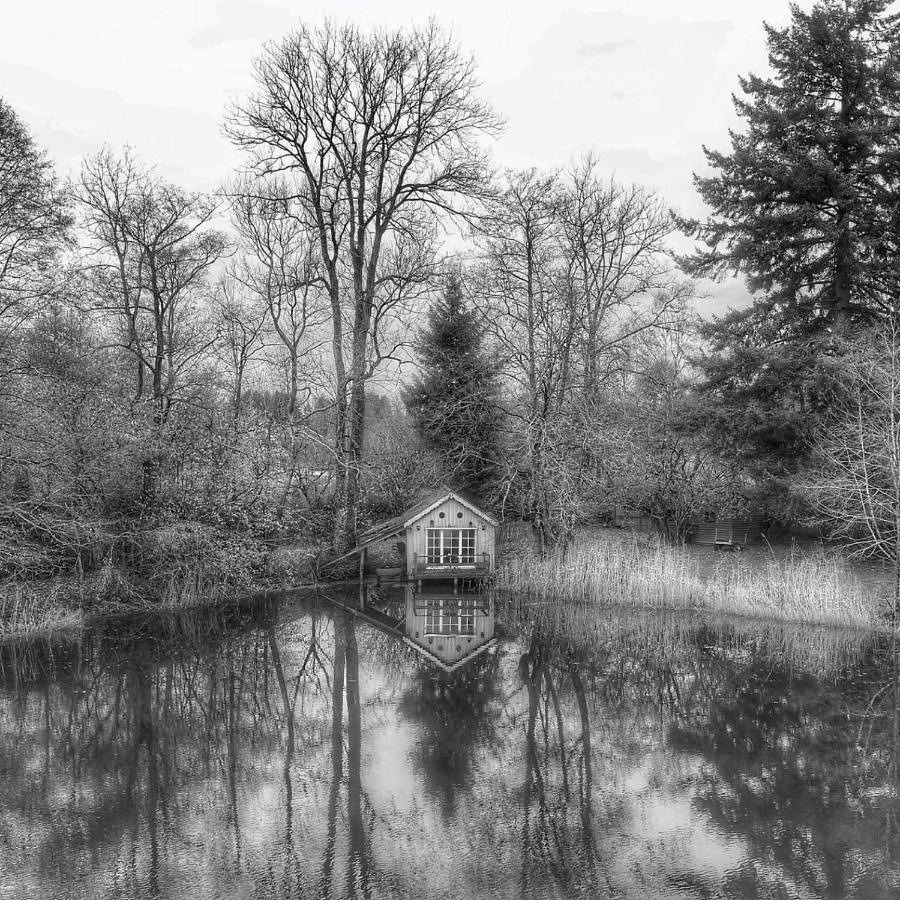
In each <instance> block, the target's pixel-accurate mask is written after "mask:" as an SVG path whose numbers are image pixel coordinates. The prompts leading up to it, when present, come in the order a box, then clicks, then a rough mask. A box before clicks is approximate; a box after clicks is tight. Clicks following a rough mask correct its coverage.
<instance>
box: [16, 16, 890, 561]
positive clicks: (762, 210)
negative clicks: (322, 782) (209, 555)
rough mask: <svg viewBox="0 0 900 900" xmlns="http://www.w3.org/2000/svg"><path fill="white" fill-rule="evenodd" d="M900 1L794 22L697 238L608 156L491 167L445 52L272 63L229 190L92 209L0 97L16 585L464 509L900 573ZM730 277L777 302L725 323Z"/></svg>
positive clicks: (325, 545)
mask: <svg viewBox="0 0 900 900" xmlns="http://www.w3.org/2000/svg"><path fill="white" fill-rule="evenodd" d="M888 7H889V4H888V3H887V2H883V0H850V2H847V3H845V2H843V0H841V2H838V0H822V2H819V3H816V4H815V5H814V6H813V7H812V9H811V10H810V11H808V12H805V11H803V10H801V9H799V8H796V7H792V9H791V21H790V23H789V24H788V25H787V26H786V27H785V28H782V29H778V28H773V27H770V26H765V29H766V40H767V44H768V48H769V61H770V72H769V73H768V74H767V75H752V74H751V75H748V76H746V77H743V78H741V79H740V80H739V86H740V92H739V94H738V95H737V96H736V97H735V100H734V102H735V107H736V110H737V113H738V115H739V117H740V119H741V122H742V128H741V129H739V130H735V131H734V132H733V133H732V134H731V135H730V144H731V146H730V147H729V148H728V149H725V150H713V149H707V150H706V156H707V162H708V173H707V174H704V175H701V176H695V183H696V187H697V190H698V192H699V194H700V196H701V197H702V199H703V200H704V201H705V204H706V206H707V207H708V208H709V211H710V212H709V216H708V217H707V218H706V219H703V220H690V219H686V218H683V217H680V216H679V215H677V214H675V213H673V212H672V211H671V210H670V209H669V208H668V206H667V204H666V202H665V200H664V198H661V197H659V196H657V195H656V194H654V193H653V192H652V191H650V190H647V189H645V188H643V187H641V186H639V185H631V184H624V183H621V182H619V181H617V180H616V179H615V178H613V177H611V176H610V175H609V174H608V173H606V172H605V171H604V169H603V165H602V161H601V157H600V156H595V155H588V156H586V157H583V158H581V159H578V160H575V161H573V162H572V164H571V165H570V166H568V167H566V168H565V169H563V170H553V171H549V170H548V171H541V170H537V169H530V170H525V171H514V170H503V169H502V168H500V167H499V166H498V165H497V164H496V163H495V162H494V161H493V160H492V159H491V157H490V155H489V153H488V148H489V146H490V142H491V141H492V140H493V139H494V138H495V137H496V136H497V135H498V134H499V133H500V132H501V130H502V120H501V118H500V116H499V115H498V113H497V112H496V111H495V110H493V109H492V108H491V107H490V106H489V105H488V104H486V103H485V102H484V101H483V100H481V99H480V96H479V89H478V83H477V73H476V70H475V65H474V62H473V61H472V60H471V58H469V57H468V56H467V55H466V53H465V52H464V51H463V50H462V49H461V48H460V47H459V46H458V45H457V43H456V42H455V41H454V39H452V38H451V37H450V36H448V34H447V32H445V31H444V30H443V29H442V28H441V27H440V26H439V25H437V24H436V23H430V24H428V25H426V26H424V27H421V28H412V29H407V30H398V31H387V30H382V31H363V30H360V29H358V28H356V27H355V26H353V25H340V24H336V23H333V22H325V23H322V24H319V25H301V26H299V27H298V28H297V29H296V30H295V31H293V32H292V33H290V34H288V35H287V36H286V37H284V38H283V39H282V40H280V41H277V42H274V43H272V44H269V45H267V46H266V47H265V48H264V49H263V50H262V52H261V54H260V56H259V57H258V59H257V60H256V62H255V64H254V73H253V74H254V79H255V88H254V90H253V92H252V93H251V94H250V95H249V96H247V97H244V98H240V99H238V100H236V101H235V103H234V104H233V105H232V107H231V108H230V109H229V110H228V112H227V114H226V116H225V117H224V119H223V124H222V129H223V135H224V136H225V138H226V139H228V140H229V141H231V142H232V143H233V144H234V145H235V146H236V147H238V148H239V149H240V151H241V152H242V159H243V165H242V166H241V168H240V171H237V172H235V173H234V175H233V176H232V177H231V178H230V179H229V180H228V181H227V183H225V184H223V185H222V186H221V189H220V190H219V191H217V192H216V193H215V194H212V195H208V194H203V193H199V192H196V191H193V190H191V189H190V187H189V186H184V185H175V184H172V183H170V182H169V181H168V180H167V179H166V178H165V177H163V176H162V175H161V174H160V173H159V172H158V171H157V170H156V169H155V168H154V167H153V166H152V165H151V164H150V162H148V161H145V160H142V159H141V157H140V154H139V151H138V150H136V149H134V148H128V147H126V148H122V149H115V148H111V147H104V148H101V149H99V150H98V152H97V153H96V154H95V155H93V156H91V157H89V158H87V159H85V160H84V161H83V163H82V165H81V167H80V170H79V171H77V172H75V173H72V174H71V175H70V177H68V178H67V179H65V180H63V179H61V178H60V177H59V176H58V175H57V174H56V173H55V172H54V168H53V165H52V162H51V160H50V159H49V158H48V157H47V155H46V153H44V152H43V151H42V150H41V148H39V147H38V146H36V144H35V141H34V139H33V138H32V136H31V134H30V132H29V130H28V127H27V125H26V123H25V122H24V121H23V119H22V117H21V116H20V115H18V114H17V112H16V111H15V110H14V109H13V107H12V106H11V105H10V104H9V103H7V102H6V101H3V100H0V567H2V569H3V571H4V572H5V574H7V575H10V574H19V575H22V574H25V575H27V574H37V573H39V572H41V571H43V569H47V568H49V569H54V568H56V569H61V568H65V566H67V565H71V564H80V565H82V566H89V565H97V564H99V562H101V561H102V560H103V559H104V558H107V557H108V555H109V554H110V553H112V552H118V553H123V554H124V555H125V556H129V554H130V557H129V558H143V559H147V558H151V559H152V558H154V554H156V555H157V557H158V555H159V554H163V556H164V555H165V553H164V551H165V552H168V551H166V547H169V546H170V544H172V545H173V546H175V548H176V549H175V551H173V552H181V550H183V549H184V547H185V546H189V548H190V552H191V553H198V554H199V553H203V552H206V551H207V550H210V548H213V547H218V548H219V550H218V552H219V553H220V558H221V559H222V560H223V564H224V562H225V561H227V558H229V554H230V553H231V551H227V552H223V551H222V547H225V546H227V544H225V543H223V541H225V537H223V536H226V535H227V536H235V535H239V536H242V538H243V539H247V540H267V539H279V538H289V539H298V538H299V539H300V540H301V541H305V542H307V543H308V544H309V545H310V546H315V547H318V548H321V550H322V552H326V551H327V552H331V553H335V552H336V553H340V552H341V551H344V550H346V549H347V548H349V547H351V546H353V544H354V542H355V539H356V533H357V530H358V529H360V528H362V527H364V526H365V525H366V524H368V523H369V522H371V521H372V520H376V519H378V518H380V517H383V516H386V515H388V514H390V513H393V512H396V511H398V510H399V509H402V508H403V507H404V506H405V505H406V504H408V502H409V501H410V500H412V499H413V498H414V497H415V496H416V494H417V493H418V492H419V491H420V490H421V489H423V488H427V487H433V486H434V485H436V484H440V483H442V482H449V483H452V484H455V485H457V486H459V487H462V488H466V489H468V490H471V491H473V492H475V493H476V494H477V495H478V496H479V498H480V499H481V500H482V502H484V503H485V504H487V505H488V506H490V507H491V508H492V509H494V510H496V511H497V512H498V513H500V514H502V515H503V516H505V517H510V518H513V517H514V518H522V519H525V520H527V521H529V522H530V523H531V524H532V525H533V528H534V532H535V535H536V536H537V538H538V540H539V543H540V546H541V548H542V549H546V548H549V547H552V546H555V545H559V544H565V543H566V542H567V541H568V540H569V539H570V537H571V535H572V534H573V533H574V531H575V529H576V528H577V527H578V526H579V524H581V523H584V522H589V521H609V520H610V519H611V518H612V517H613V516H614V515H615V513H616V511H617V510H619V511H622V510H628V511H632V512H634V513H636V514H640V515H642V516H646V517H649V518H650V519H651V520H652V521H653V522H654V523H655V524H656V526H657V528H658V529H659V531H660V532H661V533H662V534H664V535H665V536H666V537H667V538H669V539H672V540H678V539H681V538H683V537H684V536H685V534H686V531H687V529H688V527H689V525H690V523H691V522H692V521H696V520H698V519H701V518H703V517H706V516H712V515H733V514H738V513H743V512H749V511H752V512H753V513H754V514H759V515H765V516H767V517H769V518H770V519H771V520H779V521H788V520H794V521H799V520H804V521H809V522H815V523H818V524H820V525H821V526H823V527H825V528H826V529H831V530H832V531H837V532H839V533H840V534H841V536H842V537H843V538H844V539H845V540H846V541H847V543H848V546H851V547H852V548H853V549H855V550H856V551H857V552H859V553H861V554H875V553H877V554H880V555H883V556H888V557H890V558H893V559H898V558H900V553H898V551H897V548H898V547H900V527H898V523H900V425H898V418H900V404H898V403H897V402H896V400H895V396H900V346H898V343H900V337H898V334H897V332H896V321H897V319H896V316H897V305H896V298H897V296H898V293H897V287H898V285H897V280H898V268H897V249H898V240H900V193H898V187H900V66H898V62H900V58H898V54H900V21H898V17H897V16H896V15H894V14H892V13H890V12H889V9H888ZM538 113H539V111H538ZM602 139H603V137H602V131H601V130H600V129H599V126H598V140H597V143H598V146H599V147H600V148H602ZM683 235H687V236H688V237H690V238H692V239H694V242H695V245H696V246H697V247H698V249H697V250H696V252H693V253H691V254H688V255H683V256H678V255H677V254H676V253H675V251H674V249H673V248H674V246H676V245H677V244H678V240H676V236H683ZM683 245H684V241H683V238H682V240H681V243H680V246H683ZM448 247H452V248H453V252H452V253H450V252H448V250H447V248H448ZM729 274H739V275H742V276H744V277H745V278H746V280H747V283H748V286H749V288H750V290H751V293H752V298H753V299H752V303H751V304H750V305H748V306H746V307H745V308H742V309H740V310H737V311H732V312H730V313H729V314H728V315H726V316H724V317H723V318H720V319H716V320H714V321H711V322H709V321H701V320H700V319H699V318H698V317H697V316H696V314H695V312H694V309H693V301H694V300H695V299H696V298H697V297H698V296H699V295H700V294H701V293H702V292H703V290H704V289H703V287H702V281H700V280H699V279H703V278H707V277H721V276H725V275H729ZM179 535H180V537H179ZM167 541H169V544H167V543H166V542H167ZM173 542H174V544H173ZM37 544H39V545H40V546H42V547H44V548H50V549H51V550H52V551H53V552H52V554H50V556H49V557H48V556H46V555H45V556H43V557H42V556H41V554H40V553H38V552H37V551H35V550H34V547H35V546H36V545H37ZM115 547H119V550H114V548H115ZM123 547H124V548H125V550H123V549H122V548H123ZM126 551H127V552H126ZM210 552H211V550H210ZM53 554H55V556H54V555H53ZM231 555H232V556H233V554H231ZM48 559H49V560H50V561H49V562H48ZM54 560H55V562H54ZM42 566H43V569H42Z"/></svg>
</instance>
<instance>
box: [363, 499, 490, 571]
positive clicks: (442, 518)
mask: <svg viewBox="0 0 900 900" xmlns="http://www.w3.org/2000/svg"><path fill="white" fill-rule="evenodd" d="M394 538H396V539H397V549H398V551H399V552H400V556H401V560H402V563H403V569H404V571H403V573H402V574H403V575H404V576H406V577H407V578H409V579H411V580H415V581H417V582H420V583H421V582H422V581H424V580H432V579H450V580H453V581H454V582H456V581H458V580H459V579H465V578H473V579H484V578H488V577H490V576H491V575H493V573H494V568H495V565H496V546H497V520H496V519H494V518H493V517H492V516H491V515H489V514H488V513H487V512H485V511H484V510H483V509H480V508H479V507H478V506H476V505H475V503H473V502H472V501H471V500H469V499H468V498H467V497H465V496H463V495H462V494H460V493H459V492H457V491H454V490H451V489H450V488H448V487H446V486H443V487H441V488H439V489H438V490H436V491H433V492H432V493H430V494H429V495H428V496H427V497H423V498H422V500H420V501H419V502H418V503H416V504H415V505H414V506H411V507H410V508H409V509H407V510H406V511H404V512H402V513H400V515H398V516H394V517H393V518H391V519H388V520H387V521H386V522H381V523H380V524H378V525H376V526H374V527H373V528H370V529H369V530H368V531H365V532H363V533H362V534H361V535H360V537H359V542H358V544H357V549H358V550H359V552H360V569H361V570H362V568H363V566H364V564H365V554H366V550H367V548H368V547H370V546H372V545H373V544H377V543H382V542H384V541H389V540H391V539H394Z"/></svg>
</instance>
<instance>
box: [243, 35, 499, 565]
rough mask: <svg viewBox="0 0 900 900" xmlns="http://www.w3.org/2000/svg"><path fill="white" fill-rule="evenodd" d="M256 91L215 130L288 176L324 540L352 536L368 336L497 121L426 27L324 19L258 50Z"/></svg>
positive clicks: (414, 279) (371, 349) (467, 66)
mask: <svg viewBox="0 0 900 900" xmlns="http://www.w3.org/2000/svg"><path fill="white" fill-rule="evenodd" d="M255 76H256V82H257V87H258V90H257V93H256V94H255V95H253V96H251V97H250V98H249V99H248V100H247V101H245V102H244V103H243V104H242V105H240V106H238V107H237V108H236V109H235V110H234V112H233V114H232V115H231V117H230V119H229V121H228V123H227V125H226V130H227V133H228V135H229V136H230V137H231V139H232V140H233V141H234V142H235V143H236V144H237V146H239V147H241V148H242V149H244V150H245V151H246V152H247V154H248V158H249V167H250V169H251V170H252V171H253V172H254V173H255V174H256V175H257V176H259V177H262V178H267V177H268V178H271V177H278V178H285V179H289V183H290V185H291V193H290V195H289V196H288V197H286V198H285V199H286V200H289V201H290V204H291V210H292V213H293V214H294V215H295V216H296V218H297V220H298V222H300V223H301V224H302V226H303V227H304V228H305V229H307V230H308V231H309V234H310V236H311V238H312V240H313V245H314V247H315V251H316V256H317V259H316V263H317V268H318V270H319V272H320V273H321V277H322V278H323V279H324V282H325V288H326V291H327V294H328V298H329V301H330V307H331V349H332V357H333V365H334V378H335V387H336V391H335V394H336V415H335V423H336V425H335V441H334V444H335V458H336V467H335V476H336V477H335V482H336V486H337V501H338V502H337V507H338V510H339V512H338V515H337V516H336V521H335V532H334V541H335V546H336V547H338V548H344V547H347V546H350V545H351V544H353V543H354V542H355V535H356V516H357V507H358V502H359V492H360V461H361V458H362V455H363V438H364V431H365V384H366V380H367V378H369V377H371V375H372V374H373V373H374V371H375V369H376V367H377V366H378V365H379V364H380V363H381V362H382V361H383V360H384V359H386V358H390V357H391V355H392V348H391V347H384V346H383V345H382V344H381V342H380V340H379V336H380V335H381V334H383V333H384V328H385V326H386V325H387V321H388V320H389V318H390V317H391V314H392V312H394V311H395V310H397V309H399V308H400V307H402V305H403V301H404V300H405V299H407V297H408V293H409V290H410V289H411V290H413V292H418V291H419V290H420V289H421V283H422V280H423V279H424V278H425V277H427V275H428V274H429V273H428V271H427V269H428V267H427V265H423V264H424V263H425V262H426V260H424V259H423V254H422V252H421V247H422V246H425V247H429V246H430V244H431V230H432V225H433V222H432V217H433V215H434V214H435V213H436V212H439V211H442V210H447V209H450V208H451V206H452V204H453V203H454V202H455V201H456V200H458V199H459V198H461V197H471V196H473V195H476V194H479V193H480V192H481V190H482V187H483V184H484V165H483V153H482V152H481V150H480V148H479V146H478V144H477V142H476V139H477V137H478V135H479V134H480V133H485V132H487V133H490V132H493V131H494V130H496V128H497V126H498V120H497V118H496V117H495V115H494V114H493V113H492V111H491V110H490V109H489V108H488V107H487V106H485V105H484V104H483V103H481V102H479V101H478V100H477V99H476V98H475V88H476V84H475V78H474V67H473V64H472V62H471V61H470V60H468V59H464V58H463V57H462V56H461V54H460V51H459V49H458V47H457V45H456V44H455V43H454V42H453V41H452V40H451V39H449V38H448V37H447V36H445V35H444V34H443V33H442V32H441V31H440V29H439V28H438V27H437V26H436V25H435V24H434V23H432V24H429V25H428V26H427V27H426V28H424V29H413V30H410V31H393V32H386V31H378V32H374V33H371V34H365V33H362V32H360V31H359V30H358V29H356V28H355V27H354V26H352V25H345V26H337V25H335V24H333V23H331V22H326V23H325V24H324V25H322V26H320V27H315V28H311V27H308V26H305V25H304V26H301V27H300V28H299V29H298V30H297V31H295V32H293V33H292V34H290V35H288V36H287V37H286V38H284V39H283V40H282V41H280V42H277V43H274V44H270V45H268V46H267V47H266V49H265V51H264V53H263V55H262V57H261V58H260V59H258V60H257V62H256V65H255Z"/></svg>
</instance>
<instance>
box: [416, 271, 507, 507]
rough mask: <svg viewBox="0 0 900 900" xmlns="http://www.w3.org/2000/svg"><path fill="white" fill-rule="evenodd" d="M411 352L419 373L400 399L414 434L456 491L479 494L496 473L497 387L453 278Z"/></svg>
mask: <svg viewBox="0 0 900 900" xmlns="http://www.w3.org/2000/svg"><path fill="white" fill-rule="evenodd" d="M416 349H417V355H418V357H419V363H420V365H421V369H422V371H421V374H420V375H419V377H417V378H416V379H415V380H414V381H413V382H412V383H411V384H410V385H409V386H408V387H407V388H406V389H405V391H404V394H403V401H404V403H405V405H406V408H407V411H408V412H409V414H410V416H411V417H412V420H413V422H414V424H415V428H416V431H417V433H418V434H419V436H420V438H421V439H422V442H423V444H424V445H425V446H426V447H428V448H429V449H431V450H434V451H436V452H438V453H440V454H441V455H442V456H443V457H444V459H445V460H446V464H447V469H448V471H449V472H451V473H452V480H453V481H454V482H455V483H456V485H457V486H458V487H461V488H465V489H468V490H472V491H476V492H477V491H481V490H483V489H484V488H485V487H486V486H487V484H488V483H489V482H490V481H491V479H492V477H493V475H494V474H495V472H496V468H497V460H498V450H497V443H498V417H497V411H498V392H499V388H498V382H497V370H496V366H495V365H494V364H493V362H492V361H491V359H490V358H489V355H488V351H487V349H486V347H485V342H484V328H483V327H482V324H481V322H480V319H479V316H478V314H477V313H476V312H475V310H473V309H472V308H471V307H470V306H469V305H468V304H467V303H466V302H465V299H464V298H463V292H462V285H461V283H460V279H459V277H458V276H455V275H453V276H451V277H450V279H449V280H448V283H447V288H446V290H445V292H444V294H443V295H442V296H441V297H439V298H437V299H436V300H435V301H434V302H433V303H432V305H431V308H430V309H429V311H428V319H427V325H426V328H425V329H424V330H423V332H422V334H421V336H420V339H419V342H418V346H417V348H416Z"/></svg>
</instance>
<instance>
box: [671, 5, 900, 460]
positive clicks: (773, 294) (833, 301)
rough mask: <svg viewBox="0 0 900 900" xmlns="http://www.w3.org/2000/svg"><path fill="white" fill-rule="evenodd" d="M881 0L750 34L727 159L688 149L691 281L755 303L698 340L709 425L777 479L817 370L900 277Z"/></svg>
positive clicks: (893, 42)
mask: <svg viewBox="0 0 900 900" xmlns="http://www.w3.org/2000/svg"><path fill="white" fill-rule="evenodd" d="M889 6H890V3H889V2H888V0H822V2H819V3H816V5H815V6H814V7H813V9H812V10H811V11H810V12H808V13H807V12H804V11H802V10H801V9H800V8H799V7H797V6H792V7H791V23H790V25H789V26H788V27H786V28H783V29H776V28H773V27H771V26H769V25H766V26H765V28H766V36H767V43H768V48H769V62H770V64H771V67H772V70H773V76H772V77H770V78H762V77H760V76H757V75H752V74H751V75H749V76H748V77H746V78H742V79H740V85H741V88H742V90H743V93H744V97H743V98H738V97H735V98H734V103H735V107H736V110H737V112H738V113H739V114H740V116H741V117H742V118H743V119H744V120H745V122H746V129H745V130H744V131H743V132H741V133H735V132H733V133H732V134H731V152H730V153H721V152H717V151H713V150H708V149H706V148H704V152H705V153H706V157H707V160H708V162H709V164H710V166H711V167H712V168H713V169H714V170H715V173H714V174H713V175H710V176H709V177H698V176H695V185H696V187H697V190H698V191H699V193H700V195H701V196H702V197H703V199H704V200H705V201H706V203H707V204H708V205H709V206H710V207H711V208H712V211H713V215H712V216H711V217H710V218H708V219H707V220H706V221H704V222H699V221H689V220H682V221H681V225H682V227H683V228H684V230H685V231H686V232H687V233H688V234H689V235H691V236H693V237H695V238H698V239H700V240H701V241H702V242H703V243H704V244H705V245H706V246H705V247H704V248H703V249H701V250H699V251H698V252H697V253H695V254H694V255H693V256H691V257H688V258H686V259H683V260H682V264H683V266H684V267H685V269H686V270H687V271H688V272H690V273H691V274H694V275H702V276H713V277H716V276H720V275H722V274H724V273H726V272H735V273H737V272H740V273H743V274H744V275H745V276H746V277H747V281H748V286H749V287H750V289H751V290H752V291H753V292H754V295H755V300H754V302H753V303H752V305H751V306H749V307H748V308H746V309H742V310H738V311H733V312H731V313H730V314H729V315H728V316H726V317H724V318H723V319H720V320H718V321H716V322H715V323H714V324H713V325H712V326H711V327H710V328H709V329H708V331H707V336H708V337H709V338H710V339H711V344H712V353H711V355H710V357H709V358H708V359H707V360H706V368H707V373H708V375H709V386H710V387H711V388H713V389H714V390H715V392H716V393H717V394H718V396H719V398H720V399H721V401H722V402H721V404H720V405H719V407H718V408H717V410H715V411H714V418H715V421H716V427H720V428H721V433H722V434H723V436H725V437H726V438H727V437H729V436H730V438H731V440H732V443H733V446H734V449H736V450H737V451H738V452H739V453H743V454H746V455H747V456H751V457H754V458H760V457H763V458H766V459H767V460H768V461H769V462H771V463H775V468H776V469H777V468H779V467H781V468H784V466H785V465H788V464H789V463H790V462H791V461H792V460H793V459H794V458H796V456H797V454H798V453H800V452H801V451H802V449H803V447H804V446H805V443H806V438H807V434H808V424H809V423H810V422H811V421H812V420H814V419H815V417H816V413H817V409H818V407H819V406H820V404H822V403H823V402H826V401H827V398H824V397H823V396H822V395H821V393H820V391H819V389H818V385H819V383H820V378H819V376H818V374H817V373H818V371H819V365H818V364H819V361H820V359H821V357H822V354H823V353H833V352H834V351H835V347H836V344H837V341H836V338H837V337H838V336H852V334H853V333H855V332H856V330H857V329H858V328H860V327H862V326H864V325H867V324H869V323H871V322H872V321H874V320H878V319H882V318H884V317H886V316H889V315H891V314H892V313H893V312H894V309H895V307H894V304H895V303H896V298H897V297H898V296H900V293H898V287H900V284H898V280H900V272H898V269H897V265H896V250H897V248H898V235H900V227H898V225H900V218H898V217H900V202H898V186H900V65H898V64H900V16H898V15H896V14H890V13H888V11H887V9H888V7H889Z"/></svg>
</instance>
